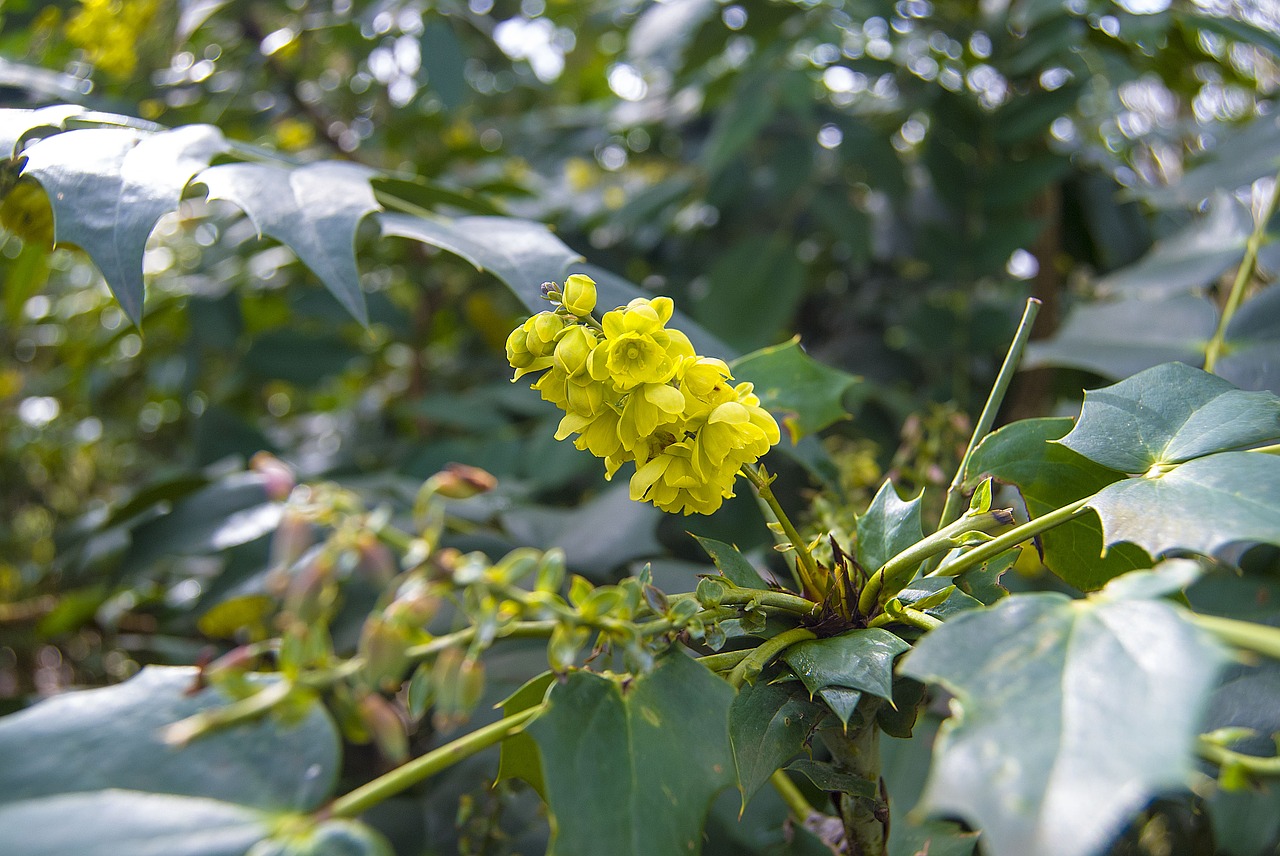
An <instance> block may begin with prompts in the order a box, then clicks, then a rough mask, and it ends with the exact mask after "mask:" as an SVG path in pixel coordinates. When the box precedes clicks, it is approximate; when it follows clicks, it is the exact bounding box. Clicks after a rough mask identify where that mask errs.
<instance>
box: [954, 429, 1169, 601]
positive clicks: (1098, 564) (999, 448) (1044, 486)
mask: <svg viewBox="0 0 1280 856" xmlns="http://www.w3.org/2000/svg"><path fill="white" fill-rule="evenodd" d="M1071 426H1072V421H1071V420H1070V419H1065V418H1059V419H1024V420H1022V421H1021V422H1015V423H1013V424H1012V425H1007V426H1005V427H1004V428H1001V429H1000V430H998V431H995V432H994V433H991V434H988V435H987V436H986V437H984V438H983V440H982V443H981V444H980V445H979V446H978V448H977V450H976V451H975V452H974V454H973V458H972V460H971V462H970V467H969V471H970V472H971V473H973V478H972V479H971V482H972V481H973V480H975V479H977V478H980V477H981V476H985V475H993V476H995V477H996V478H997V479H1000V480H1001V481H1004V482H1008V483H1010V484H1015V485H1017V486H1018V490H1019V491H1021V493H1022V498H1023V500H1024V501H1025V502H1026V504H1027V512H1028V513H1029V514H1030V515H1031V517H1032V518H1035V517H1041V516H1043V515H1045V514H1047V513H1048V512H1050V511H1053V510H1055V509H1057V508H1061V507H1063V506H1065V505H1069V504H1070V503H1072V502H1075V501H1076V500H1078V499H1083V498H1085V497H1086V496H1090V495H1092V494H1094V493H1097V492H1098V491H1099V490H1101V489H1102V488H1104V487H1106V486H1107V485H1108V484H1111V483H1112V482H1115V481H1117V480H1118V476H1117V475H1116V474H1115V473H1114V472H1112V471H1111V470H1108V469H1107V468H1105V467H1103V466H1100V465H1098V464H1095V463H1094V462H1093V461H1090V460H1089V459H1088V458H1085V457H1084V456H1082V455H1078V454H1076V453H1075V452H1073V451H1071V450H1070V449H1068V448H1066V447H1065V446H1063V445H1062V444H1060V443H1055V442H1052V441H1054V440H1056V439H1058V438H1059V437H1061V436H1063V435H1064V434H1066V433H1067V431H1069V430H1070V429H1071ZM1040 537H1041V543H1042V545H1043V549H1044V562H1045V565H1047V566H1048V568H1049V569H1050V570H1051V571H1053V572H1054V573H1055V574H1057V575H1058V576H1059V577H1061V578H1062V579H1063V580H1065V581H1066V582H1068V583H1070V584H1071V585H1073V586H1075V587H1076V588H1079V589H1082V590H1084V591H1090V590H1092V589H1096V588H1098V587H1100V586H1101V585H1102V584H1103V583H1105V582H1106V581H1107V580H1109V579H1111V578H1112V577H1116V576H1119V575H1120V574H1123V573H1125V572H1126V571H1131V570H1133V569H1135V568H1148V567H1150V566H1151V560H1150V559H1149V558H1148V557H1147V556H1146V555H1145V554H1143V553H1142V551H1141V550H1138V549H1136V548H1135V547H1132V546H1121V547H1117V548H1115V549H1112V550H1108V551H1107V555H1106V556H1105V557H1103V556H1102V526H1101V523H1100V522H1099V521H1098V519H1097V517H1095V516H1094V515H1092V514H1086V515H1084V516H1082V517H1078V518H1076V519H1075V520H1072V521H1071V522H1070V523H1065V524H1063V525H1062V526H1057V527H1055V528H1053V529H1050V530H1049V531H1047V532H1045V533H1044V534H1042V535H1041V536H1040Z"/></svg>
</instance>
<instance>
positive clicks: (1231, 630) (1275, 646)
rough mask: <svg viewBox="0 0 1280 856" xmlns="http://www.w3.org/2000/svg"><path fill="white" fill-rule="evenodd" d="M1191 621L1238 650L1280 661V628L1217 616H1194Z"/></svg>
mask: <svg viewBox="0 0 1280 856" xmlns="http://www.w3.org/2000/svg"><path fill="white" fill-rule="evenodd" d="M1191 620H1192V621H1194V622H1195V623H1196V624H1198V625H1200V627H1201V628H1203V629H1205V630H1208V631H1209V632H1210V633H1212V634H1213V635H1214V636H1217V637H1218V638H1219V639H1221V640H1222V641H1224V642H1227V643H1229V644H1231V645H1235V646H1236V647H1237V648H1244V649H1246V650H1249V651H1256V652H1258V653H1259V654H1266V655H1267V656H1268V657H1274V658H1275V659H1277V660H1280V627H1271V626H1269V625H1266V624H1254V623H1253V622H1252V621H1239V620H1237V619H1234V618H1220V617H1219V616H1216V615H1193V616H1191Z"/></svg>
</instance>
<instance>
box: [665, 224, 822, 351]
mask: <svg viewBox="0 0 1280 856" xmlns="http://www.w3.org/2000/svg"><path fill="white" fill-rule="evenodd" d="M804 276H805V270H804V266H803V265H802V264H800V260H799V259H798V258H797V257H796V251H795V247H794V246H792V244H791V242H790V241H788V240H785V239H783V238H782V237H779V236H775V237H765V238H761V237H751V238H746V239H743V240H742V241H740V242H739V243H737V244H735V245H734V246H732V247H730V248H729V249H727V250H725V251H724V252H723V253H722V254H721V255H720V257H719V258H718V260H717V261H716V263H715V264H714V265H713V266H712V268H711V270H710V271H708V273H707V279H708V283H709V288H708V289H707V292H706V294H705V295H702V296H700V297H699V298H698V300H697V301H696V302H695V303H694V304H693V307H692V309H691V310H690V311H692V313H693V317H694V318H695V319H697V321H698V323H700V324H702V325H703V326H704V327H706V328H707V329H708V330H710V331H711V332H712V333H714V334H715V335H717V336H719V337H720V338H722V339H724V340H725V341H726V342H728V343H729V344H730V345H733V346H735V347H738V348H743V349H747V348H758V347H760V346H762V345H767V344H769V343H770V342H772V341H776V337H777V335H778V332H779V331H780V330H781V329H782V325H783V324H785V323H786V322H787V319H789V318H790V317H791V315H792V313H793V312H794V311H795V309H796V306H797V305H798V304H799V302H800V295H801V293H802V292H803V290H804Z"/></svg>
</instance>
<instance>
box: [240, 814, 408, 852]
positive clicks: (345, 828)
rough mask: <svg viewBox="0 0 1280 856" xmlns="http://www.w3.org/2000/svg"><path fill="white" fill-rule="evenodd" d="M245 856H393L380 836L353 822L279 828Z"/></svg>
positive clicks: (334, 821)
mask: <svg viewBox="0 0 1280 856" xmlns="http://www.w3.org/2000/svg"><path fill="white" fill-rule="evenodd" d="M245 856H395V854H394V852H393V851H392V849H391V845H390V844H388V843H387V840H386V839H385V838H383V837H382V835H381V834H380V833H378V832H376V831H374V830H373V829H372V828H370V827H368V826H366V825H365V824H363V823H360V822H359V821H355V820H346V819H337V820H324V821H321V822H320V823H316V824H311V823H306V824H305V825H304V824H301V823H300V824H298V825H297V826H296V827H290V826H287V825H282V826H281V827H279V828H278V829H277V831H275V832H274V833H273V835H272V836H271V837H270V838H268V839H267V840H265V841H260V842H258V843H257V844H256V845H254V848H253V849H252V850H250V851H249V852H248V853H247V854H245Z"/></svg>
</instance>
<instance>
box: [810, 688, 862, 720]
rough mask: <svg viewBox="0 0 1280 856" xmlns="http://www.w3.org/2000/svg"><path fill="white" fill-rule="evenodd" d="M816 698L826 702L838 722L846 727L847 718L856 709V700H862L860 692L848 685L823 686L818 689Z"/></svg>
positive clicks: (849, 717)
mask: <svg viewBox="0 0 1280 856" xmlns="http://www.w3.org/2000/svg"><path fill="white" fill-rule="evenodd" d="M818 698H820V699H822V700H823V701H824V702H826V704H827V707H829V708H831V712H832V713H834V714H835V715H836V719H838V720H840V724H841V725H842V726H844V727H845V728H848V727H849V720H850V719H852V718H853V714H854V712H855V711H856V710H857V709H858V702H860V701H862V692H861V691H860V690H851V689H849V688H848V687H823V688H822V689H820V690H818Z"/></svg>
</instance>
